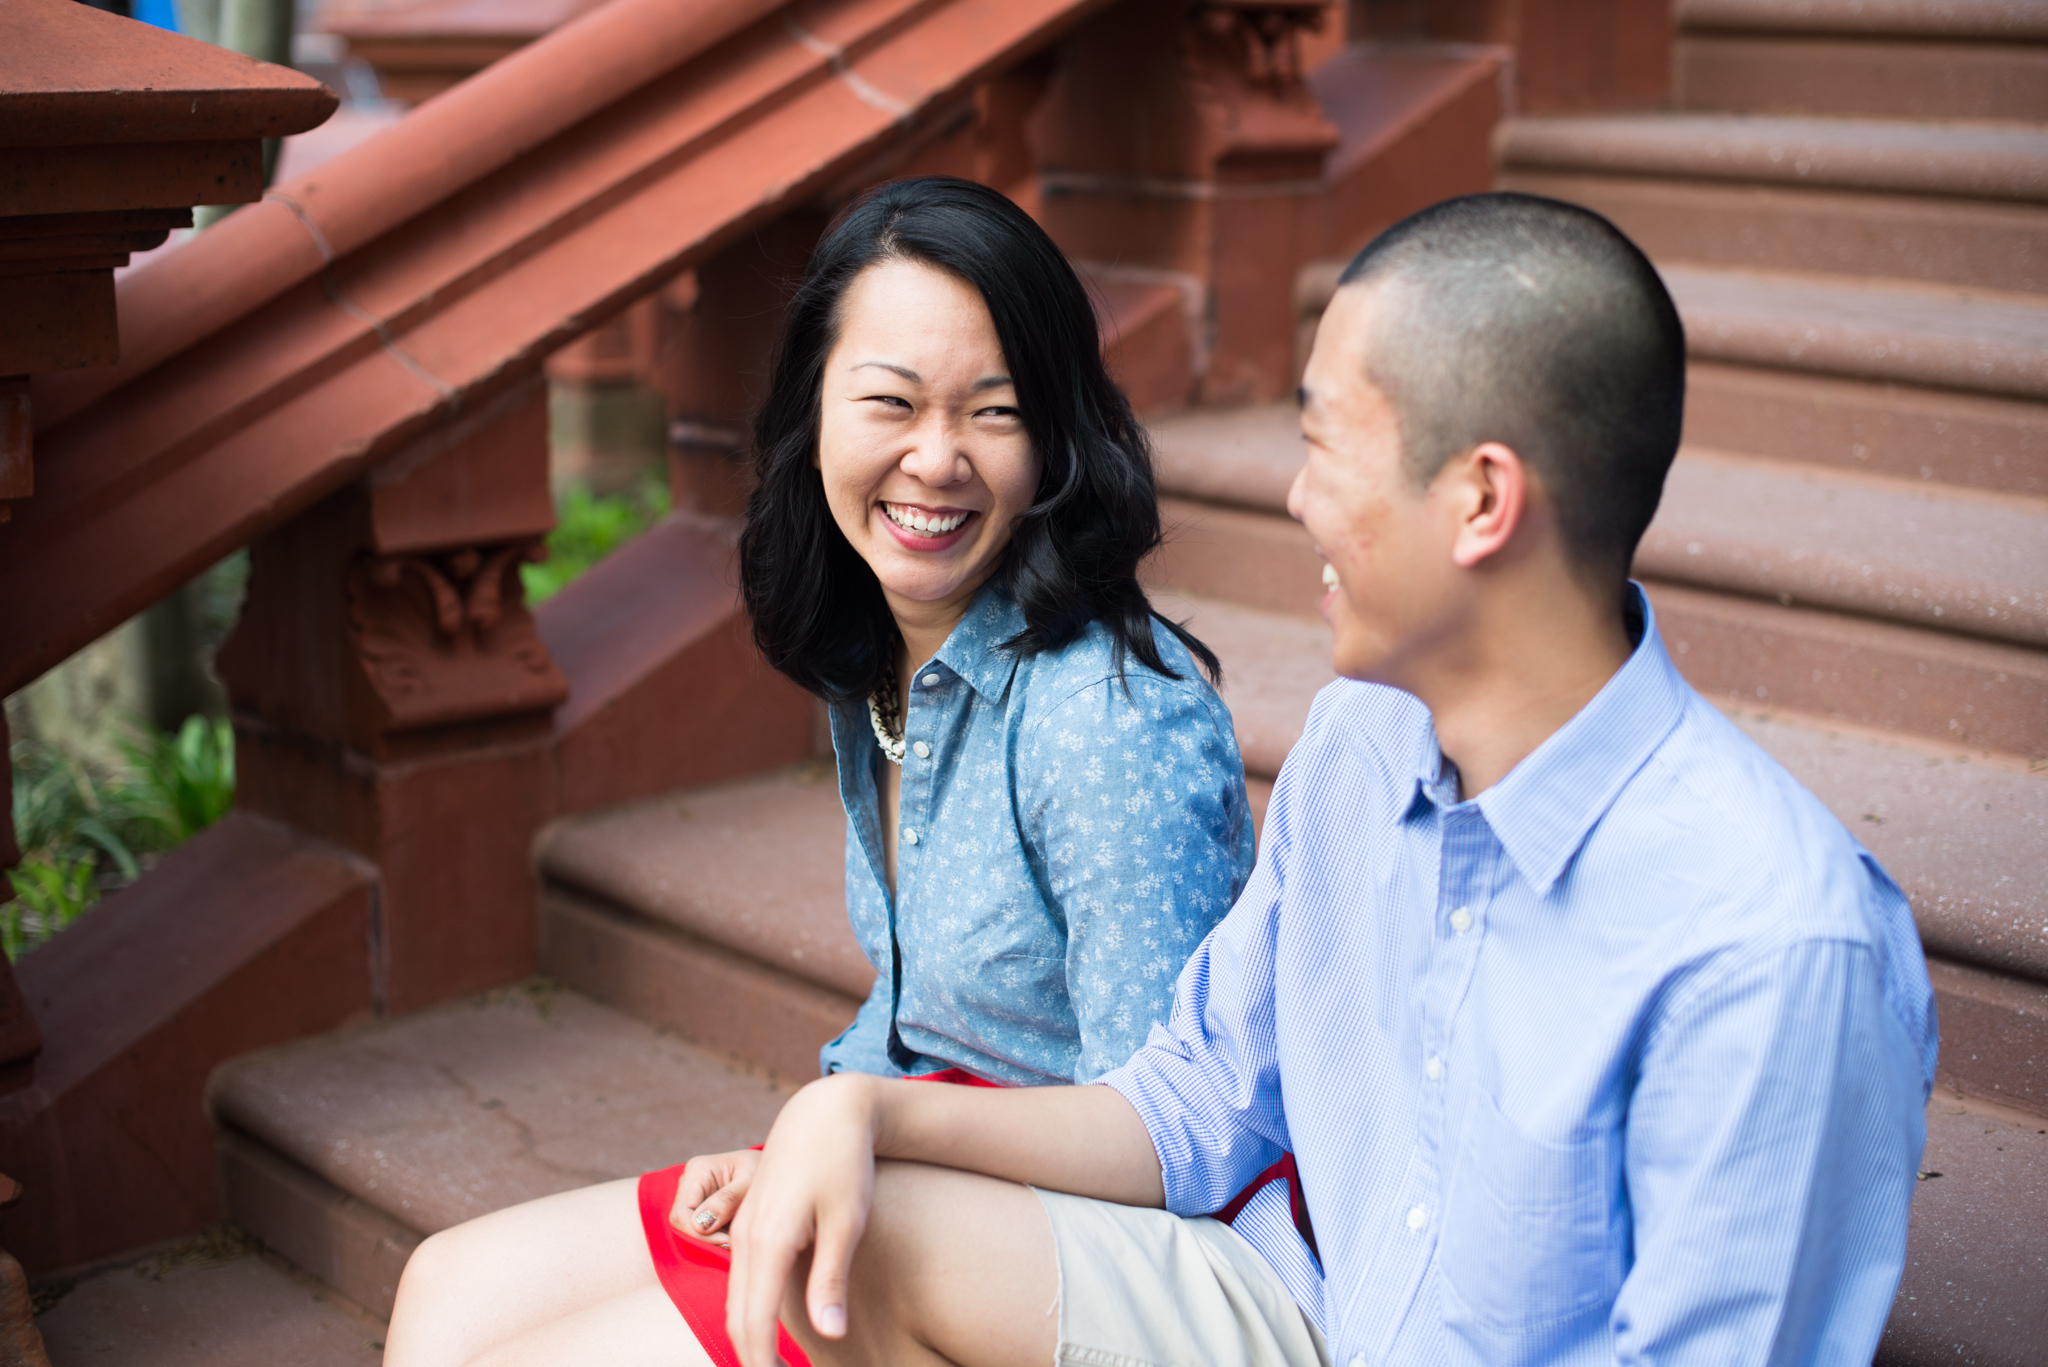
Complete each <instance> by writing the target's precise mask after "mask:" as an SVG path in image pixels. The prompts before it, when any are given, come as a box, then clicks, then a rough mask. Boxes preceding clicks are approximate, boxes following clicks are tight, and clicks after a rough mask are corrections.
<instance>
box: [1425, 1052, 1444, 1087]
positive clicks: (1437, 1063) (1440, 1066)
mask: <svg viewBox="0 0 2048 1367" xmlns="http://www.w3.org/2000/svg"><path fill="white" fill-rule="evenodd" d="M1422 1071H1423V1072H1425V1073H1427V1074H1429V1080H1430V1081H1431V1082H1435V1081H1436V1080H1437V1079H1438V1078H1440V1077H1442V1076H1443V1075H1444V1061H1443V1060H1442V1059H1440V1058H1438V1057H1437V1056H1436V1055H1435V1054H1431V1055H1430V1056H1429V1062H1427V1063H1425V1064H1423V1065H1422Z"/></svg>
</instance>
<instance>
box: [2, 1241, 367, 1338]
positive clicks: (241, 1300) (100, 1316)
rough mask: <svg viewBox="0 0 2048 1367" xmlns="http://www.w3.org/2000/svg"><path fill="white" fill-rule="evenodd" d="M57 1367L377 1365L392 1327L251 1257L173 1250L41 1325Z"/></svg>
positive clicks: (67, 1304)
mask: <svg viewBox="0 0 2048 1367" xmlns="http://www.w3.org/2000/svg"><path fill="white" fill-rule="evenodd" d="M36 1323H37V1325H38V1326H40V1327H41V1329H42V1331H43V1338H44V1341H45V1342H46V1343H47V1345H48V1346H49V1350H50V1355H51V1359H52V1361H54V1362H55V1363H57V1364H59V1367H99V1365H100V1364H105V1365H106V1367H116V1364H118V1367H376V1364H377V1363H378V1362H380V1361H382V1360H383V1357H384V1326H383V1324H382V1323H381V1322H380V1321H379V1320H378V1319H377V1318H375V1317H374V1316H371V1315H368V1314H365V1313H364V1312H363V1311H362V1310H360V1309H359V1308H357V1307H355V1306H352V1305H349V1304H348V1303H347V1302H345V1301H343V1300H341V1299H340V1298H339V1297H337V1296H335V1295H334V1294H333V1293H332V1292H330V1291H328V1290H327V1289H326V1288H324V1287H322V1286H320V1285H319V1284H317V1283H315V1282H314V1281H313V1280H312V1279H311V1278H309V1277H306V1276H304V1275H302V1274H299V1273H296V1272H292V1271H288V1270H287V1269H285V1268H283V1267H280V1266H279V1265H277V1263H275V1262H274V1261H272V1260H270V1259H269V1258H266V1257H264V1256H263V1255H262V1254H260V1253H256V1252H252V1251H248V1250H243V1251H240V1252H238V1253H236V1254H234V1255H233V1256H230V1257H228V1258H227V1259H226V1260H225V1261H215V1260H212V1259H209V1258H206V1257H204V1256H201V1255H195V1254H193V1253H192V1252H191V1251H189V1249H173V1250H171V1251H170V1252H169V1253H168V1254H159V1255H157V1256H155V1257H151V1258H148V1259H145V1260H144V1261H142V1262H141V1263H138V1264H135V1265H133V1266H128V1267H117V1268H113V1269H111V1270H109V1271H105V1272H101V1273H99V1274H98V1275H96V1276H93V1277H90V1278H88V1279H86V1280H85V1281H83V1282H80V1283H79V1284H78V1285H77V1286H75V1287H73V1288H72V1290H71V1291H70V1293H69V1294H68V1295H66V1296H65V1297H64V1299H63V1300H61V1301H59V1302H58V1303H57V1305H56V1306H55V1307H54V1308H53V1309H51V1310H48V1311H46V1312H45V1313H44V1314H42V1315H41V1316H40V1317H38V1319H37V1320H36Z"/></svg>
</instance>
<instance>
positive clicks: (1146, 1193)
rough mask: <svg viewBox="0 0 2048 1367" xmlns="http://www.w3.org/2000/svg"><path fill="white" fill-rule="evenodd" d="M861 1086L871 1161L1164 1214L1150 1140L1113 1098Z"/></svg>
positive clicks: (1074, 1090)
mask: <svg viewBox="0 0 2048 1367" xmlns="http://www.w3.org/2000/svg"><path fill="white" fill-rule="evenodd" d="M867 1081H868V1082H869V1083H870V1084H871V1087H872V1092H871V1096H872V1100H871V1102H870V1104H871V1106H872V1108H873V1112H872V1113H873V1117H874V1121H873V1134H874V1141H875V1155H876V1157H878V1158H897V1159H905V1160H908V1161H911V1162H918V1163H931V1164H934V1165H937V1166H940V1167H949V1168H960V1169H963V1170H965V1171H968V1172H979V1173H985V1174H987V1175H988V1176H991V1177H1001V1178H1004V1179H1006V1180H1008V1181H1012V1182H1021V1183H1025V1184H1027V1185H1030V1186H1035V1187H1045V1188H1048V1189H1050V1190H1053V1191H1063V1192H1069V1193H1072V1194H1073V1195H1076V1196H1092V1197H1095V1198H1096V1199H1098V1200H1104V1201H1116V1202H1118V1203H1120V1204H1123V1205H1130V1206H1160V1205H1164V1204H1165V1200H1166V1197H1165V1189H1164V1188H1163V1187H1162V1185H1161V1183H1160V1176H1159V1155H1158V1153H1157V1152H1156V1151H1155V1150H1154V1149H1153V1147H1152V1136H1151V1135H1150V1134H1149V1133H1147V1132H1146V1129H1145V1123H1144V1121H1142V1120H1140V1119H1139V1118H1138V1113H1137V1111H1136V1110H1134V1109H1133V1108H1132V1106H1131V1103H1130V1102H1128V1101H1126V1100H1124V1098H1123V1096H1122V1095H1121V1094H1119V1093H1118V1092H1116V1091H1114V1090H1113V1089H1111V1088H1108V1087H1102V1086H1087V1087H1018V1088H1009V1089H1001V1090H998V1089H993V1088H986V1087H955V1086H947V1085H945V1084H943V1083H929V1082H900V1081H887V1080H883V1079H879V1078H876V1079H867Z"/></svg>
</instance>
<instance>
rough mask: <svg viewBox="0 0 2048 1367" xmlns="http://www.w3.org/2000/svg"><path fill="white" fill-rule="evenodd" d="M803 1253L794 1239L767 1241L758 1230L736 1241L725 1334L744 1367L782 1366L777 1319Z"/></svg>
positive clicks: (733, 1248) (727, 1295)
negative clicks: (797, 1260) (792, 1271)
mask: <svg viewBox="0 0 2048 1367" xmlns="http://www.w3.org/2000/svg"><path fill="white" fill-rule="evenodd" d="M801 1251H802V1247H801V1245H800V1244H798V1243H796V1242H795V1241H794V1240H789V1239H774V1238H763V1237H761V1235H760V1233H759V1232H758V1231H749V1237H745V1238H741V1239H738V1240H735V1241H734V1243H733V1246H732V1279H731V1281H730V1283H729V1284H728V1286H727V1288H726V1298H725V1332H726V1336H727V1337H728V1338H730V1339H731V1340H732V1346H733V1349H734V1350H735V1351H736V1352H737V1353H738V1354H739V1358H740V1363H741V1367H782V1357H781V1355H780V1354H779V1353H778V1352H777V1351H776V1348H777V1345H776V1335H775V1324H776V1317H777V1314H778V1312H779V1311H780V1310H781V1307H782V1288H783V1286H784V1285H785V1284H786V1283H787V1282H788V1281H789V1273H790V1269H791V1268H792V1267H794V1266H795V1265H796V1259H797V1254H798V1253H799V1252H801Z"/></svg>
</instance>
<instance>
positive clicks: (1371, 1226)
mask: <svg viewBox="0 0 2048 1367" xmlns="http://www.w3.org/2000/svg"><path fill="white" fill-rule="evenodd" d="M1638 602H1639V603H1641V611H1642V614H1643V620H1642V633H1641V640H1640V643H1639V644H1638V646H1637V648H1636V650H1635V652H1634V653H1633V655H1632V656H1631V658H1630V659H1629V661H1628V662H1627V664H1625V665H1624V666H1623V668H1622V669H1621V670H1620V672H1619V673H1617V674H1616V675H1615V677H1614V678H1613V679H1612V680H1610V681H1609V682H1608V684H1607V686H1606V687H1605V688H1604V689H1602V690H1601V692H1600V693H1599V695H1598V696H1596V697H1595V698H1594V699H1593V701H1592V702H1591V703H1589V704H1588V705H1587V706H1586V707H1585V709H1584V710H1583V711H1581V712H1580V713H1579V714H1578V715H1577V716H1576V717H1574V718H1573V719H1572V720H1571V721H1570V722H1569V723H1568V724H1567V725H1566V726H1565V727H1563V729H1561V730H1559V731H1558V732H1557V733H1556V734H1555V735H1553V736H1551V737H1550V738H1549V739H1548V740H1546V741H1545V742H1544V743H1543V744H1542V745H1541V746H1540V747H1538V748H1537V750H1536V751H1535V752H1534V753H1533V754H1531V755H1530V756H1529V757H1528V758H1526V759H1525V760H1523V761H1522V763H1521V764H1519V765H1517V766H1516V767H1515V768H1514V770H1513V771H1512V772H1511V773H1510V774H1508V776H1507V777H1506V778H1505V779H1503V780H1502V781H1501V782H1500V783H1498V784H1496V785H1494V786H1493V787H1492V788H1490V789H1488V790H1487V791H1486V792H1484V793H1482V794H1480V795H1479V796H1478V797H1477V798H1474V799H1471V800H1470V801H1464V802H1460V801H1459V800H1458V796H1457V788H1456V783H1455V776H1454V774H1453V772H1452V771H1451V770H1450V768H1449V766H1448V764H1447V763H1446V762H1445V761H1444V760H1443V758H1442V755H1441V752H1440V751H1439V750H1438V748H1437V744H1436V739H1435V735H1434V732H1433V731H1432V729H1431V726H1430V719H1429V714H1428V712H1427V711H1426V710H1425V709H1424V708H1423V707H1422V705H1421V704H1420V703H1419V702H1417V701H1416V700H1415V699H1414V698H1412V697H1410V696H1409V695H1407V694H1404V693H1399V692H1396V691H1393V690H1391V689H1387V688H1381V687H1376V686H1373V685H1370V684H1362V683H1354V682H1350V681H1345V680H1340V681H1338V682H1337V683H1335V684H1332V685H1331V686H1330V687H1329V688H1326V689H1325V690H1323V692H1322V694H1321V695H1320V696H1319V697H1318V698H1317V699H1316V704H1315V708H1314V710H1313V711H1312V712H1311V714H1310V716H1309V722H1308V727H1307V729H1306V731H1305V732H1304V733H1303V735H1302V738H1301V741H1300V743H1299V744H1298V745H1297V746H1296V747H1295V749H1294V751H1293V753H1292V754H1291V755H1290V756H1289V757H1288V760H1287V764H1286V767H1285V768H1284V770H1283V771H1282V773H1281V775H1280V780H1279V783H1278V785H1277V786H1276V787H1275V789H1274V792H1273V800H1272V806H1271V808H1270V809H1269V812H1268V815H1267V818H1266V828H1265V835H1264V842H1263V845H1262V847H1261V848H1260V850H1259V860H1258V866H1257V869H1256V870H1255V871H1254V873H1253V875H1252V880H1251V882H1250V883H1249V884H1248V885H1247V886H1246V888H1245V891H1244V893H1243V895H1242V896H1241V897H1239V899H1238V901H1237V903H1236V905H1235V907H1233V909H1232V910H1231V912H1230V914H1229V916H1227V917H1226V918H1225V919H1224V921H1223V923H1222V924H1221V925H1220V926H1218V927H1217V929H1216V930H1215V931H1214V932H1213V933H1212V934H1211V935H1210V936H1209V937H1208V939H1207V940H1205V941H1204V942H1203V944H1202V947H1201V948H1200V949H1199V950H1198V951H1197V952H1196V953H1195V956H1194V958H1193V959H1191V960H1190V961H1189V963H1188V966H1187V968H1186V970H1185V972H1183V974H1182V975H1181V978H1180V982H1179V984H1178V987H1177V989H1176V994H1175V998H1174V1008H1173V1014H1172V1016H1171V1018H1170V1020H1169V1022H1168V1023H1167V1024H1166V1025H1165V1026H1162V1027H1159V1028H1157V1029H1155V1030H1154V1031H1153V1032H1152V1035H1151V1038H1150V1040H1149V1042H1148V1043H1147V1045H1146V1046H1145V1048H1143V1049H1142V1050H1140V1051H1139V1052H1138V1053H1137V1054H1136V1055H1135V1056H1134V1057H1133V1058H1132V1059H1131V1061H1130V1063H1129V1064H1127V1065H1126V1066H1125V1067H1124V1068H1122V1069H1119V1070H1117V1071H1116V1072H1113V1073H1111V1074H1109V1075H1107V1076H1106V1077H1105V1078H1104V1079H1103V1081H1105V1082H1107V1083H1108V1084H1109V1085H1111V1086H1113V1087H1115V1088H1116V1089H1117V1090H1118V1091H1119V1092H1121V1093H1122V1094H1123V1095H1124V1096H1125V1097H1127V1098H1128V1099H1129V1100H1130V1101H1131V1103H1132V1104H1133V1105H1134V1106H1135V1107H1136V1108H1137V1110H1138V1112H1139V1114H1140V1115H1141V1116H1142V1117H1143V1118H1144V1121H1145V1125H1146V1127H1147V1129H1148V1130H1150V1132H1151V1135H1152V1140H1153V1143H1154V1144H1155V1146H1156V1147H1157V1148H1158V1151H1159V1157H1160V1166H1161V1169H1162V1172H1163V1175H1164V1177H1165V1186H1166V1202H1167V1206H1168V1207H1169V1208H1170V1209H1172V1210H1174V1211H1177V1212H1179V1213H1181V1214H1186V1215H1193V1214H1199V1213H1201V1212H1204V1211H1212V1210H1215V1209H1217V1208H1218V1207H1220V1206H1222V1205H1223V1204H1224V1202H1225V1201H1227V1200H1229V1199H1230V1197H1231V1195H1232V1193H1234V1192H1236V1191H1237V1190H1238V1189H1239V1188H1241V1187H1242V1186H1243V1185H1244V1184H1245V1183H1246V1181H1247V1180H1249V1179H1250V1178H1251V1177H1252V1176H1253V1175H1254V1174H1256V1173H1258V1172H1259V1171H1260V1170H1261V1169H1263V1168H1265V1167H1266V1166H1267V1165H1268V1164H1270V1163H1272V1162H1273V1161H1274V1160H1275V1159H1276V1158H1277V1157H1278V1156H1279V1154H1280V1153H1281V1152H1282V1151H1285V1150H1291V1151H1292V1152H1293V1153H1294V1154H1295V1155H1296V1159H1297V1162H1298V1163H1299V1165H1300V1169H1301V1173H1302V1181H1303V1186H1304V1190H1305V1193H1306V1196H1307V1202H1308V1208H1309V1212H1310V1216H1311V1218H1312V1220H1313V1222H1314V1230H1315V1234H1316V1237H1317V1242H1318V1246H1319V1249H1320V1251H1321V1254H1322V1262H1321V1264H1320V1265H1318V1263H1317V1262H1316V1260H1315V1259H1314V1258H1313V1257H1312V1256H1311V1255H1310V1253H1309V1251H1308V1250H1307V1248H1306V1247H1305V1246H1304V1245H1303V1244H1302V1242H1301V1241H1300V1239H1299V1238H1298V1237H1297V1236H1296V1235H1295V1234H1294V1232H1293V1226H1292V1224H1291V1222H1290V1220H1289V1219H1288V1216H1287V1199H1286V1193H1285V1191H1284V1190H1283V1189H1282V1187H1281V1185H1280V1184H1275V1185H1274V1186H1272V1187H1269V1188H1267V1190H1266V1192H1265V1193H1263V1194H1262V1195H1261V1197H1260V1198H1259V1200H1257V1201H1255V1202H1254V1203H1253V1206H1252V1207H1251V1208H1249V1209H1248V1210H1247V1211H1246V1213H1245V1215H1243V1216H1241V1217H1240V1218H1239V1220H1238V1223H1237V1226H1236V1227H1237V1229H1238V1231H1239V1232H1240V1233H1242V1234H1244V1235H1246V1237H1248V1238H1249V1239H1250V1240H1251V1241H1252V1243H1253V1244H1254V1245H1255V1246H1256V1247H1258V1249H1259V1250H1260V1252H1261V1253H1263V1254H1264V1255H1265V1256H1266V1257H1267V1258H1268V1259H1269V1261H1271V1262H1272V1263H1273V1265H1274V1266H1275V1268H1276V1270H1277V1271H1278V1272H1279V1273H1280V1275H1281V1276H1282V1278H1283V1279H1284V1280H1285V1281H1286V1282H1287V1284H1288V1286H1289V1288H1290V1289H1291V1290H1292V1291H1293V1292H1294V1294H1295V1296H1296V1298H1297V1299H1298V1300H1299V1301H1300V1302H1301V1304H1302V1305H1303V1307H1304V1308H1305V1309H1307V1310H1308V1311H1309V1313H1310V1314H1311V1315H1312V1316H1313V1317H1315V1318H1316V1319H1317V1320H1318V1321H1319V1322H1320V1323H1321V1324H1322V1325H1323V1326H1324V1327H1325V1329H1326V1331H1327V1332H1328V1334H1329V1338H1330V1344H1331V1349H1332V1352H1333V1353H1334V1355H1335V1360H1336V1361H1337V1362H1338V1363H1339V1364H1346V1365H1348V1364H1353V1363H1367V1364H1380V1363H1401V1364H1408V1363H1454V1362H1455V1363H1466V1362H1471V1363H1490V1364H1500V1363H1520V1362H1530V1363H1534V1362H1542V1363H1596V1362H1598V1363H1608V1362H1616V1361H1620V1362H1632V1363H1633V1362H1657V1363H1670V1362H1686V1363H1703V1364H1704V1363H1713V1364H1716V1367H1719V1365H1720V1364H1726V1363H1732V1362H1784V1363H1794V1362H1797V1363H1806V1362H1841V1363H1855V1364H1857V1367H1864V1364H1868V1363H1869V1361H1870V1358H1871V1354H1872V1352H1873V1351H1874V1350H1875V1347H1876V1344H1877V1340H1878V1335H1879V1333H1880V1332H1881V1331H1882V1329H1883V1327H1884V1321H1885V1316H1886V1313H1887V1311H1888V1309H1889V1307H1890V1304H1891V1299H1892V1294H1893V1291H1894V1290H1895V1288H1896V1286H1897V1283H1898V1278H1899V1272H1900V1269H1901V1267H1902V1266H1903V1264H1904V1260H1905V1249H1906V1211H1907V1205H1908V1203H1909V1201H1910V1199H1911V1196H1912V1193H1913V1189H1914V1171H1915V1167H1916V1165H1917V1163H1918V1161H1919V1158H1920V1151H1921V1146H1922V1143H1923V1141H1924V1138H1925V1120H1924V1114H1923V1109H1922V1108H1923V1107H1924V1105H1925V1103H1926V1100H1927V1096H1928V1094H1929V1090H1930V1088H1931V1086H1932V1083H1933V1075H1934V1056H1935V1022H1934V1004H1933V998H1932V993H1931V991H1930V989H1929V986H1928V981H1927V970H1926V965H1925V963H1924V961H1923V960H1922V958H1921V954H1920V943H1919V939H1918V936H1917V934H1916V933H1915V930H1914V926H1913V919H1912V914H1911V912H1910V910H1909V909H1908V907H1907V904H1906V899H1905V898H1904V896H1902V895H1901V894H1900V892H1899V890H1898V887H1897V886H1896V885H1895V884H1894V883H1893V882H1892V880H1891V879H1890V878H1889V877H1888V876H1887V875H1886V874H1885V872H1884V870H1883V869H1881V868H1880V867H1879V866H1878V864H1877V862H1876V861H1875V860H1874V859H1872V858H1871V857H1870V855H1869V854H1868V853H1867V852H1865V851H1864V849H1863V848H1862V847H1861V846H1860V845H1859V844H1858V843H1857V842H1856V841H1855V840H1854V839H1853V838H1852V837H1851V836H1850V835H1849V833H1848V832H1847V831H1845V830H1844V829H1843V828H1842V826H1841V824H1840V823H1839V822H1838V821H1836V820H1835V818H1834V817H1833V816H1831V815H1830V814H1829V813H1828V811H1827V810H1826V809H1825V808H1824V807H1822V806H1821V804H1820V803H1819V801H1817V800H1816V799H1815V798H1814V797H1813V796H1812V795H1811V794H1809V793H1808V792H1807V791H1806V790H1805V789H1804V788H1802V787H1800V786H1799V785H1798V784H1797V783H1796V782H1794V781H1793V779H1792V778H1791V777H1790V776H1789V775H1788V774H1786V773H1785V771H1784V770H1783V769H1781V768H1779V766H1778V765H1777V763H1776V762H1775V761H1773V760H1772V759H1771V758H1770V757H1769V756H1767V755H1765V754H1764V753H1763V752H1762V751H1761V750H1759V749H1758V748H1757V747H1756V746H1755V745H1754V744H1752V743H1751V742H1750V741H1749V740H1748V739H1747V738H1746V737H1744V736H1743V735H1742V733H1741V732H1739V731H1738V730H1737V729H1736V728H1735V727H1734V726H1733V725H1731V724H1730V723H1729V722H1728V720H1727V719H1726V718H1724V717H1722V716H1721V715H1720V714H1719V713H1718V712H1717V711H1715V709H1714V708H1713V707H1712V705H1710V704H1709V703H1707V702H1706V701H1705V700H1704V699H1702V698H1701V697H1700V696H1699V695H1698V694H1697V693H1695V692H1693V690H1692V689H1691V688H1690V687H1688V686H1687V684H1686V683H1685V681H1684V680H1683V679H1682V678H1680V677H1679V675H1678V672H1677V671H1676V669H1674V668H1673V666H1672V664H1671V660H1670V658H1669V656H1667V655H1666V654H1665V651H1664V648H1663V645H1662V643H1661V642H1660V640H1659V639H1658V636H1657V631H1656V626H1655V622H1654V620H1653V619H1652V618H1651V617H1650V615H1649V606H1648V604H1647V602H1645V601H1642V600H1641V599H1640V597H1638Z"/></svg>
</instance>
